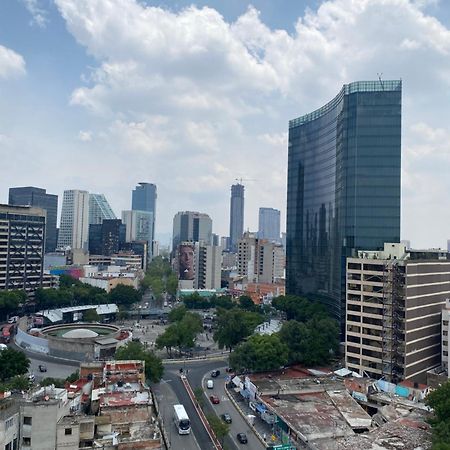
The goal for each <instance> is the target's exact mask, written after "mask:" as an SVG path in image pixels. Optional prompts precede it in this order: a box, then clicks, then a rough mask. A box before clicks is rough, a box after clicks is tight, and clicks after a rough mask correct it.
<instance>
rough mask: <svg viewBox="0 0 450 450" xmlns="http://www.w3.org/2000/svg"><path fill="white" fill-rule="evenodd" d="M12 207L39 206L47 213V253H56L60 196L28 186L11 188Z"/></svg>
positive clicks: (9, 200)
mask: <svg viewBox="0 0 450 450" xmlns="http://www.w3.org/2000/svg"><path fill="white" fill-rule="evenodd" d="M8 203H9V204H10V205H22V206H37V207H38V208H42V209H43V210H44V211H45V212H46V216H47V217H46V226H45V252H46V253H50V252H54V251H55V249H56V244H57V230H56V228H57V227H56V223H57V221H56V219H57V216H58V196H57V195H54V194H47V191H46V190H45V189H41V188H37V187H33V186H27V187H15V188H9V199H8Z"/></svg>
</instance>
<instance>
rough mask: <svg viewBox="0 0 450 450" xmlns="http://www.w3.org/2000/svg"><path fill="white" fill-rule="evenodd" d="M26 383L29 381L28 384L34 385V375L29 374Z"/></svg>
mask: <svg viewBox="0 0 450 450" xmlns="http://www.w3.org/2000/svg"><path fill="white" fill-rule="evenodd" d="M28 381H29V382H30V383H34V382H35V381H36V377H35V376H34V373H30V374H29V375H28Z"/></svg>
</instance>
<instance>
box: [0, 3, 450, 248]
mask: <svg viewBox="0 0 450 450" xmlns="http://www.w3.org/2000/svg"><path fill="white" fill-rule="evenodd" d="M379 75H380V76H382V78H383V79H399V78H401V79H402V80H403V111H402V230H401V236H402V239H409V240H411V243H412V245H413V246H414V247H445V246H446V240H447V238H449V239H450V230H449V229H448V228H449V227H448V224H449V223H450V207H449V206H450V205H449V200H448V199H449V193H450V121H449V118H450V2H448V1H447V0H440V1H439V0H415V1H413V0H409V1H408V0H329V1H319V0H254V1H253V2H252V3H249V2H247V1H243V0H226V1H225V0H211V1H206V0H205V1H198V2H195V1H185V0H180V1H169V0H160V1H151V0H146V1H144V0H3V1H0V169H1V170H0V174H1V175H0V202H5V203H6V202H7V199H8V188H9V187H11V186H38V187H43V188H46V189H47V191H48V192H50V193H54V194H58V195H60V196H61V197H60V207H61V202H62V193H63V191H64V189H85V190H88V191H89V192H93V193H104V194H105V195H106V197H107V198H108V200H109V202H110V204H111V206H112V208H113V210H114V211H115V213H116V215H118V216H119V217H120V213H121V211H122V210H125V209H130V208H131V191H132V189H133V188H134V186H135V185H136V184H137V183H138V182H141V181H145V182H151V183H155V184H156V185H157V187H158V203H157V219H156V220H157V223H156V233H157V236H159V237H160V238H161V239H162V240H165V241H167V240H168V237H169V236H170V234H171V231H172V220H173V216H174V214H175V213H176V212H177V211H181V210H196V211H200V212H205V213H208V214H209V215H210V216H211V218H212V219H213V231H214V232H215V233H218V234H220V235H228V230H229V197H230V185H231V184H233V183H234V182H235V180H236V179H241V178H242V179H243V183H244V184H245V187H246V192H245V195H246V198H245V202H246V203H245V228H246V229H250V230H256V229H257V222H258V208H259V207H261V206H264V207H274V208H278V209H280V210H281V216H282V218H283V219H282V222H283V223H282V229H284V227H285V220H284V217H285V212H286V207H285V204H286V169H287V130H288V121H289V120H290V119H293V118H295V117H298V116H300V115H303V114H305V113H308V112H310V111H312V110H315V109H317V108H318V107H320V106H322V105H323V104H324V103H326V102H328V101H329V100H331V99H332V98H333V97H334V96H335V95H336V94H337V93H338V92H339V90H340V89H341V87H342V85H343V84H344V83H349V82H352V81H357V80H371V79H377V78H378V76H379Z"/></svg>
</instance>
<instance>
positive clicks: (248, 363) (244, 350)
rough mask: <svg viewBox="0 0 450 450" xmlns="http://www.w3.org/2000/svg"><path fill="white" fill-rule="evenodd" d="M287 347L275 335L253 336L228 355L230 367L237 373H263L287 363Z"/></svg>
mask: <svg viewBox="0 0 450 450" xmlns="http://www.w3.org/2000/svg"><path fill="white" fill-rule="evenodd" d="M288 353H289V350H288V347H287V345H286V344H285V343H283V342H281V340H280V338H279V337H278V335H277V334H272V335H259V334H258V335H253V336H251V337H249V338H248V339H247V340H246V341H245V342H242V343H241V344H239V345H238V346H237V347H236V348H235V349H234V350H233V352H232V353H231V355H230V366H231V367H233V369H235V370H237V371H246V370H248V371H252V372H265V371H268V370H274V369H279V368H280V367H282V366H284V365H286V364H287V362H288Z"/></svg>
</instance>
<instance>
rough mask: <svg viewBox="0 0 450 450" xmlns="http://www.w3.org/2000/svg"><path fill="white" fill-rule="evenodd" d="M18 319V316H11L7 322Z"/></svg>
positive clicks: (14, 321)
mask: <svg viewBox="0 0 450 450" xmlns="http://www.w3.org/2000/svg"><path fill="white" fill-rule="evenodd" d="M18 321H19V316H12V317H10V318H9V319H8V323H17V322H18Z"/></svg>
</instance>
